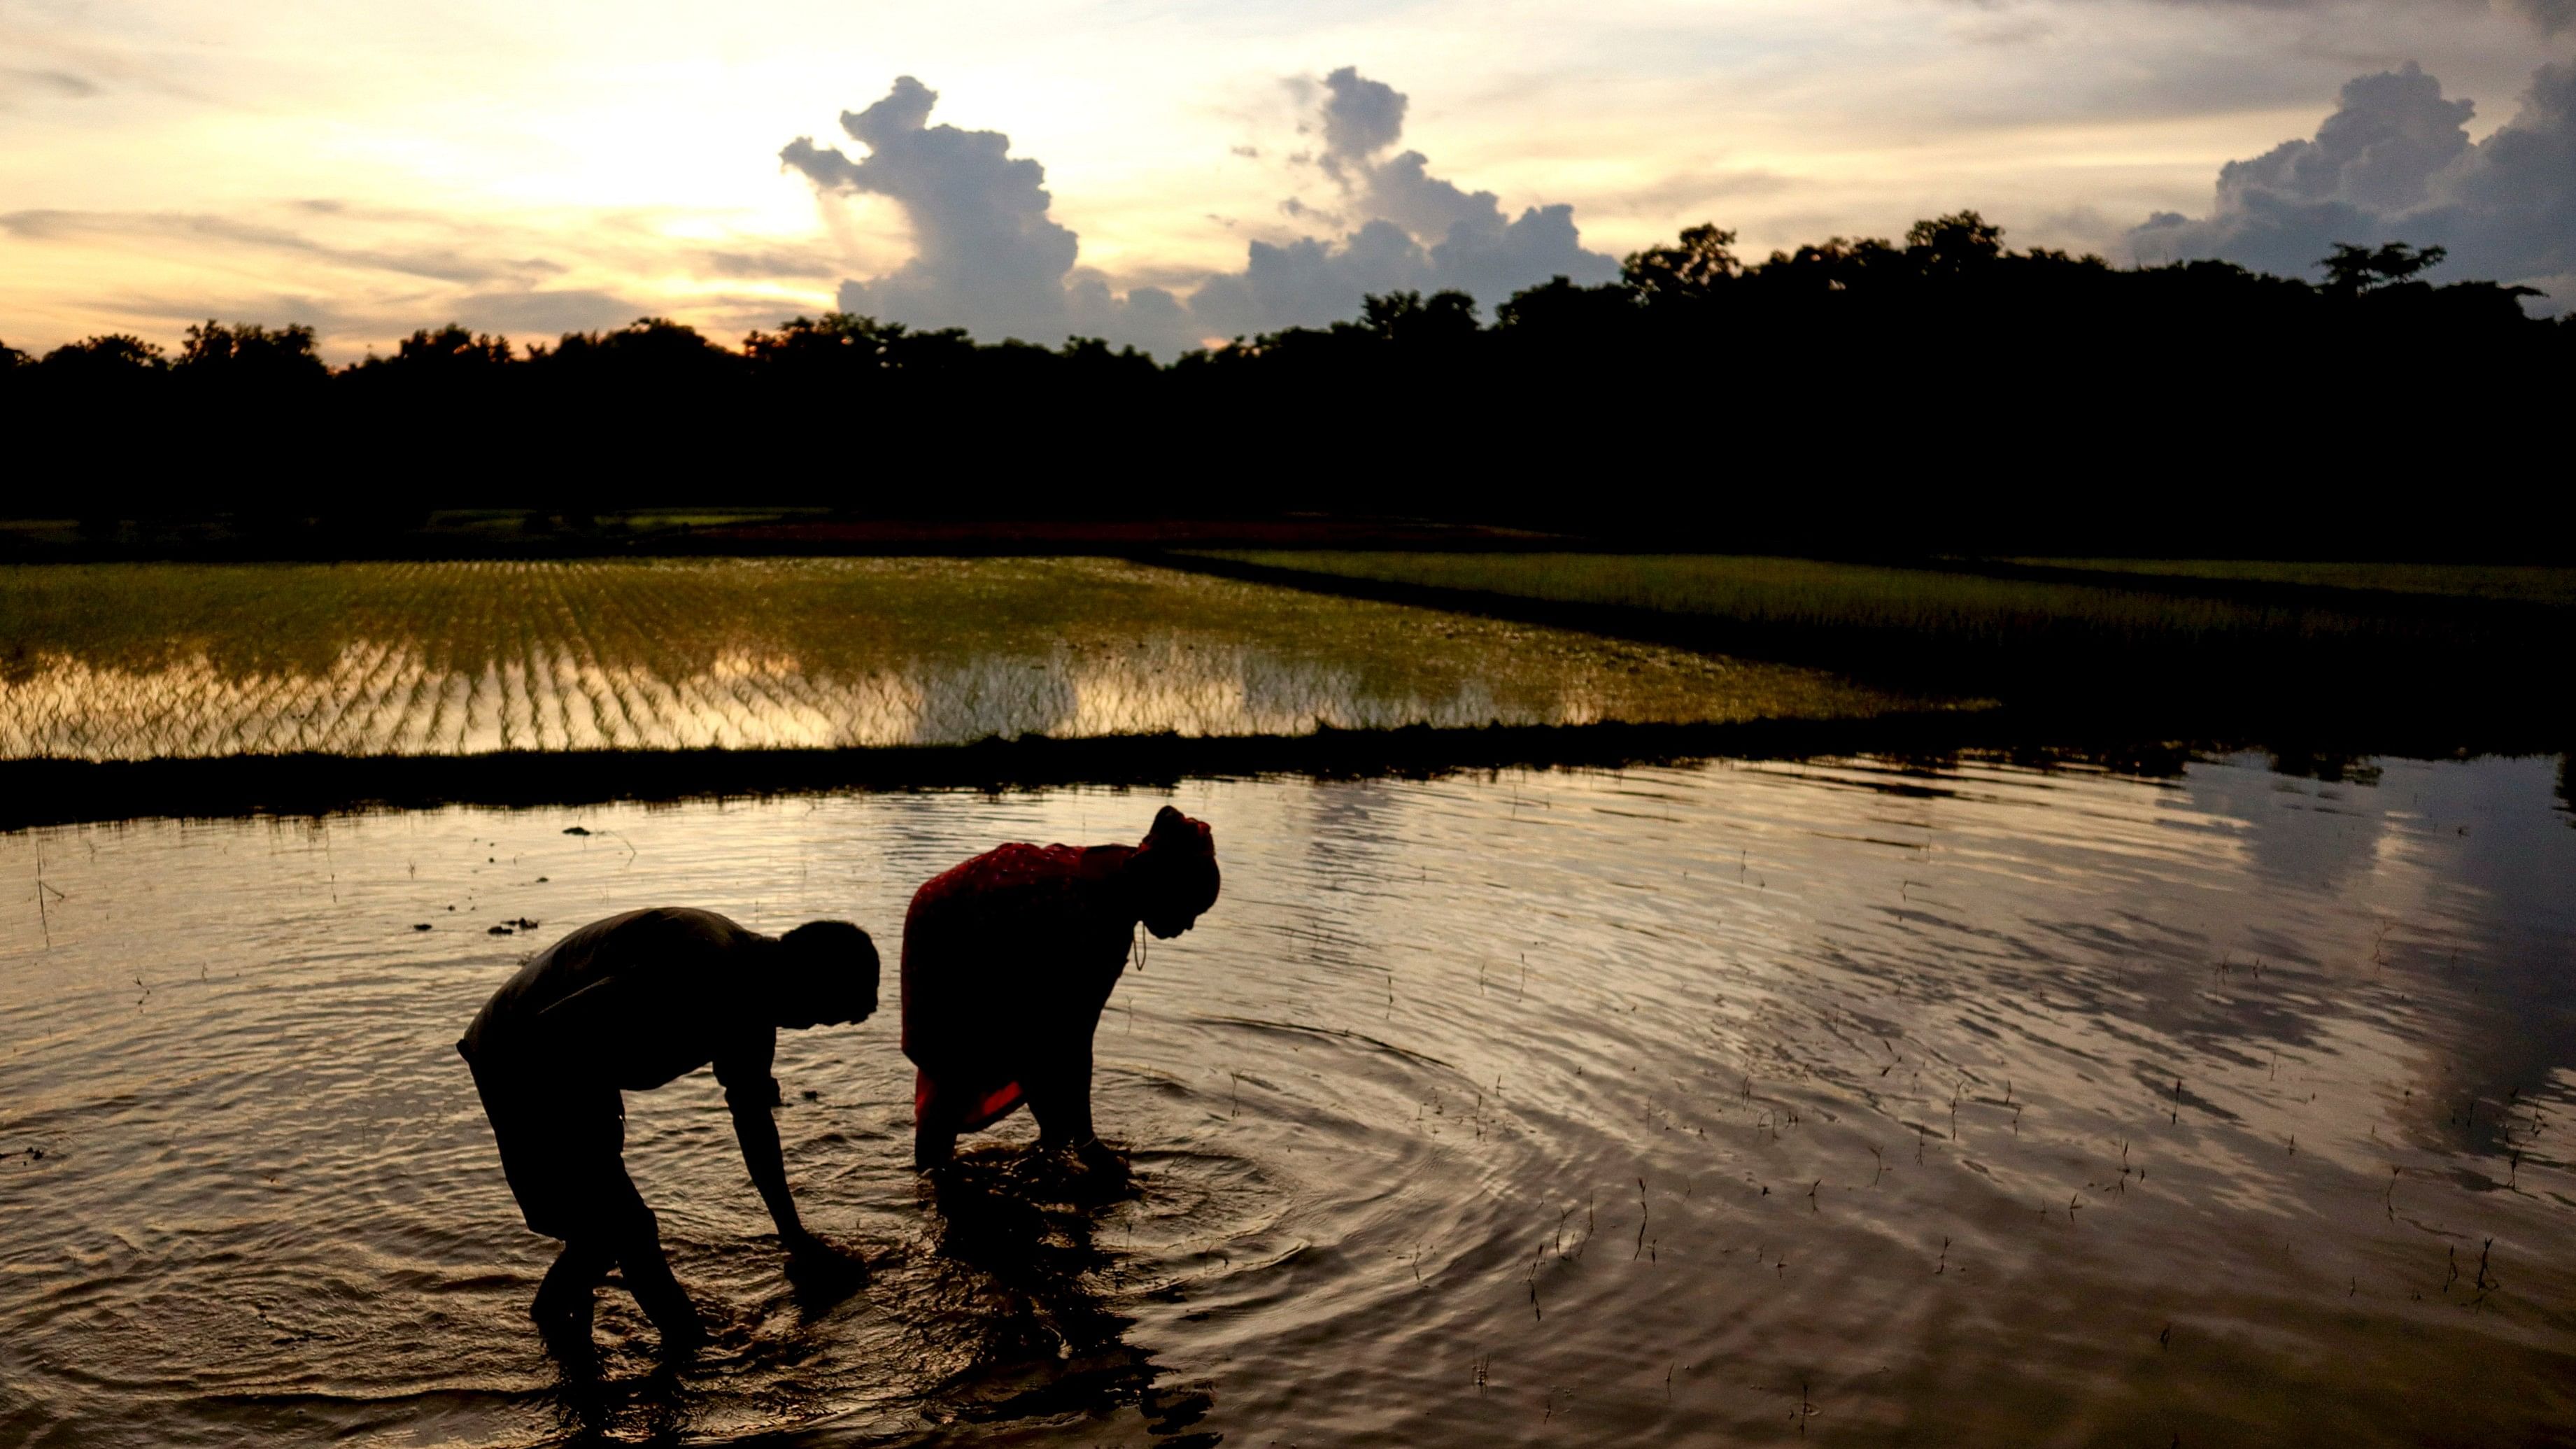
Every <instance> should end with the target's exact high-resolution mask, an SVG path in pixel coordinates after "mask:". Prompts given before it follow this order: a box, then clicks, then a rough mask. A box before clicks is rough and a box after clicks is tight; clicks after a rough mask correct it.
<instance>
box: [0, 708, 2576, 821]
mask: <svg viewBox="0 0 2576 1449" xmlns="http://www.w3.org/2000/svg"><path fill="white" fill-rule="evenodd" d="M2247 749H2253V750H2262V751H2264V752H2267V753H2270V754H2272V755H2273V756H2274V760H2275V767H2276V768H2278V769H2281V770H2283V771H2284V772H2287V773H2292V774H2300V775H2317V776H2322V777H2326V778H2337V777H2340V776H2341V775H2343V774H2344V773H2345V772H2346V771H2347V770H2349V769H2350V768H2351V767H2352V766H2353V765H2354V763H2355V762H2356V761H2357V760H2359V759H2361V758H2364V757H2367V756H2381V755H2389V756H2404V757H2415V758H2460V757H2464V756H2466V755H2468V754H2472V753H2490V754H2556V753H2559V751H2558V750H2557V749H2555V748H2547V747H2544V746H2543V745H2542V744H2541V743H2540V742H2539V741H2538V740H2536V739H2535V740H2531V741H2521V742H2514V741H2498V742H2496V743H2495V744H2494V745H2493V746H2491V747H2490V748H2487V749H2484V750H2478V751H2469V750H2463V749H2459V748H2456V747H2454V746H2451V745H2449V744H2445V743H2435V742H2433V741H2430V740H2416V741H2406V740H2401V739H2394V738H2391V739H2385V740H2380V741H2376V742H2374V747H2372V748H2369V749H2366V750H2329V749H2322V748H2285V747H2282V746H2279V745H2277V744H2275V745H2266V744H2264V743H2263V742H2261V741H2258V740H2254V739H2250V738H2231V737H2216V736H2212V737H2207V738H2195V739H2173V738H2159V737H2152V736H2146V735H2135V736H2124V735H2121V734H2119V733H2117V732H2112V731H2105V730H2092V731H2085V730H2077V729H2071V728H2067V727H2065V726H2063V725H2062V724H2057V725H2052V724H2049V723H2047V722H2045V721H2041V720H2037V719H2032V718H2029V717H2027V716H2022V715H2018V714H2016V713H2014V712H2011V711H2004V710H1977V711H1969V710H1932V711H1923V712H1919V713H1907V714H1893V715H1880V716H1876V717H1873V718H1866V719H1847V720H1814V719H1774V720H1755V721H1747V722H1744V723H1738V724H1704V725H1638V724H1594V725H1527V726H1511V725H1488V726H1483V727H1479V728H1473V729H1434V728H1431V727H1430V726H1427V725H1414V726H1409V727H1406V728H1403V729H1394V730H1335V729H1326V730H1323V731H1320V732H1318V733H1315V734H1310V735H1251V736H1221V737H1183V736H1176V735H1110V736H1102V737H1098V738H1092V739H1073V740H1059V739H1050V738H1047V737H1044V736H1029V737H1023V738H1021V739H1017V740H998V739H991V740H984V741H981V742H979V743H976V744H971V745H925V746H900V747H891V748H877V749H828V750H720V749H708V750H573V751H553V752H547V751H507V752H496V753H490V754H475V755H381V756H343V755H319V754H292V755H234V756H225V757H220V758H214V759H201V760H132V761H122V760H120V761H88V760H17V761H8V762H0V832H15V831H22V830H28V829H34V828H40V827H44V826H54V825H73V824H93V823H103V822H111V821H121V820H142V819H173V818H175V819H214V818H230V817H242V816H270V817H280V818H295V817H316V816H323V815H333V814H344V813H350V812H363V811H370V810H409V809H425V808H434V807H439V806H446V805H473V806H488V807H497V808H521V807H535V806H546V805H589V804H600V803H607V802H642V803H646V804H664V803H677V802H680V801H687V800H724V799H733V798H759V797H769V796H778V795H799V794H823V793H833V792H839V791H894V790H974V791H983V792H989V793H1001V792H1008V791H1016V790H1032V789H1044V788H1051V787H1058V786H1069V785H1100V786H1108V787H1111V788H1113V789H1115V788H1130V787H1147V788H1150V787H1161V786H1168V785H1172V784H1175V783H1178V782H1179V781H1182V780H1185V779H1194V778H1245V777H1255V776H1285V777H1303V778H1308V779H1352V778H1369V777H1394V778H1410V779H1430V778H1437V777H1441V776H1447V775H1456V774H1468V773H1477V772H1487V771H1496V770H1505V769H1537V770H1546V769H1619V768H1623V767H1628V766H1637V765H1653V764H1672V763H1677V762H1683V761H1693V760H1708V759H1720V758H1731V759H1747V760H1786V759H1805V758H1816V757H1828V756H1849V755H1873V756H1881V757H1885V758H1890V759H1894V760H1897V761H1919V762H1922V763H1923V764H1925V765H1926V766H1927V767H1928V766H1933V765H1937V764H1941V763H1944V762H1950V761H1955V760H1958V759H1962V758H1974V759H1989V760H1998V761H2009V762H2014V763H2021V764H2027V765H2034V766H2039V767H2043V768H2046V767H2080V768H2092V769H2103V770H2110V771H2114V772H2117V773H2122V774H2131V775H2137V776H2142V777H2149V778H2164V777H2171V776H2173V775H2175V774H2178V773H2179V772H2180V771H2181V769H2182V767H2183V766H2184V765H2185V764H2187V763H2189V762H2190V761H2191V760H2192V759H2194V758H2197V757H2201V756H2205V755H2210V754H2216V753H2225V752H2233V751H2238V750H2247Z"/></svg>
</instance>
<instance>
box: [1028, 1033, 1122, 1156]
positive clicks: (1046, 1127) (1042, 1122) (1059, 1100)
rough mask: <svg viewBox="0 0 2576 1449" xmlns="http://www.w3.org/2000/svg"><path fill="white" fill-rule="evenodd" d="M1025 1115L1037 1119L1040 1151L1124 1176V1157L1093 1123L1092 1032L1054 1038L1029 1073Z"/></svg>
mask: <svg viewBox="0 0 2576 1449" xmlns="http://www.w3.org/2000/svg"><path fill="white" fill-rule="evenodd" d="M1027 1091H1028V1098H1029V1115H1030V1116H1033V1117H1035V1118H1037V1120H1038V1148H1039V1150H1040V1151H1042V1152H1065V1151H1069V1152H1071V1153H1072V1154H1073V1158H1074V1161H1075V1162H1077V1163H1079V1164H1080V1165H1081V1167H1082V1168H1083V1169H1084V1170H1085V1171H1088V1172H1100V1173H1106V1174H1108V1175H1110V1176H1112V1177H1118V1176H1124V1175H1125V1174H1126V1171H1127V1159H1125V1158H1124V1157H1121V1156H1120V1155H1119V1154H1118V1153H1117V1152H1116V1151H1115V1150H1113V1149H1112V1148H1110V1147H1109V1146H1108V1144H1106V1143H1104V1142H1102V1141H1101V1140H1100V1137H1099V1134H1098V1133H1096V1132H1095V1131H1093V1130H1092V1123H1091V1033H1090V1032H1089V1031H1084V1032H1082V1033H1081V1034H1080V1036H1079V1037H1077V1038H1074V1039H1070V1040H1067V1041H1064V1042H1061V1043H1058V1044H1057V1046H1056V1049H1055V1050H1054V1051H1052V1052H1050V1053H1048V1055H1047V1058H1046V1060H1044V1061H1043V1062H1042V1063H1041V1064H1040V1065H1039V1066H1037V1067H1035V1068H1033V1069H1032V1070H1031V1071H1030V1072H1029V1074H1028V1080H1027Z"/></svg>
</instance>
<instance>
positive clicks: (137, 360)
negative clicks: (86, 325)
mask: <svg viewBox="0 0 2576 1449" xmlns="http://www.w3.org/2000/svg"><path fill="white" fill-rule="evenodd" d="M38 365H39V366H41V367H43V368H44V369H45V371H46V372H47V373H49V374H51V375H52V376H54V377H55V378H58V379H61V380H64V381H67V382H79V381H90V380H100V381H105V380H111V379H113V380H117V381H123V380H127V379H131V378H134V377H138V376H141V375H144V374H147V373H159V372H166V371H168V370H169V367H170V360H169V358H168V357H167V356H165V355H164V354H163V353H162V351H161V345H160V344H159V343H157V342H146V341H144V340H143V339H142V338H140V337H137V336H135V335H134V334H132V333H130V332H106V333H101V334H99V335H97V336H95V337H84V338H82V339H81V340H80V341H78V342H66V343H64V344H63V345H62V346H60V347H57V348H55V349H54V350H53V351H51V352H48V353H46V354H45V358H44V361H43V362H41V363H39V364H38Z"/></svg>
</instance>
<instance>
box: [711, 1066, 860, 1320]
mask: <svg viewBox="0 0 2576 1449" xmlns="http://www.w3.org/2000/svg"><path fill="white" fill-rule="evenodd" d="M775 1046H776V1038H775V1037H774V1036H772V1037H769V1038H766V1039H764V1041H763V1043H762V1048H763V1049H762V1050H760V1051H758V1052H756V1053H755V1052H746V1053H744V1054H743V1056H742V1057H740V1058H737V1059H734V1060H729V1061H720V1062H719V1063H718V1064H717V1070H716V1076H717V1079H718V1080H720V1081H722V1082H723V1083H724V1089H725V1110H726V1111H727V1112H729V1113H731V1114H732V1116H733V1135H734V1140H735V1141H736V1142H738V1143H740V1144H741V1145H742V1165H743V1166H744V1167H745V1168H746V1169H748V1170H749V1171H750V1173H751V1184H752V1186H753V1187H756V1188H758V1189H759V1190H760V1200H761V1202H762V1204H763V1205H765V1206H766V1207H767V1208H768V1209H769V1220H770V1221H771V1222H773V1223H775V1224H777V1225H778V1245H779V1246H780V1247H781V1248H783V1249H785V1250H786V1253H787V1268H788V1272H789V1273H790V1274H807V1273H808V1270H821V1271H820V1281H824V1282H831V1281H836V1280H838V1279H841V1278H847V1277H848V1276H849V1273H850V1272H852V1271H854V1272H855V1273H856V1274H857V1275H858V1277H857V1278H856V1279H853V1280H851V1281H852V1282H854V1283H855V1282H858V1281H864V1280H865V1276H866V1271H867V1265H866V1264H865V1263H864V1262H862V1261H861V1260H859V1259H858V1258H856V1257H855V1256H853V1255H851V1254H850V1253H847V1252H844V1251H843V1250H842V1249H840V1248H838V1247H836V1246H834V1245H833V1244H831V1243H829V1242H826V1241H825V1240H823V1239H822V1238H818V1237H816V1236H815V1235H814V1234H812V1233H811V1232H808V1231H806V1228H805V1223H804V1220H803V1218H801V1217H800V1216H799V1215H798V1214H797V1211H796V1198H795V1195H794V1194H793V1193H791V1192H789V1191H788V1188H787V1159H786V1155H785V1154H784V1153H783V1152H781V1151H780V1150H779V1145H778V1120H777V1119H776V1118H775V1117H773V1116H771V1115H770V1114H771V1110H772V1109H773V1108H774V1107H776V1106H777V1103H778V1082H777V1079H776V1078H774V1077H772V1076H770V1074H769V1065H770V1051H771V1049H774V1048H775Z"/></svg>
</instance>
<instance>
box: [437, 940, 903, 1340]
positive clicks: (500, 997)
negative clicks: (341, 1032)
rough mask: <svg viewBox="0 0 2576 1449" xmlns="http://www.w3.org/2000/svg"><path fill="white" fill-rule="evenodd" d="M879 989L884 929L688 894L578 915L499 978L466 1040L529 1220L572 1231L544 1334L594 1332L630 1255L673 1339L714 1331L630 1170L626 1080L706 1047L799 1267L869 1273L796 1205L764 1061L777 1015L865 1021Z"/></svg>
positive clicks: (643, 1079)
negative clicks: (682, 899)
mask: <svg viewBox="0 0 2576 1449" xmlns="http://www.w3.org/2000/svg"><path fill="white" fill-rule="evenodd" d="M876 1005H877V952H876V946H875V944H874V943H872V942H871V941H869V939H868V935H867V932H865V931H862V930H860V929H859V928H858V927H856V926H853V925H851V924H849V923H848V922H846V921H813V922H809V923H807V924H805V925H802V926H798V927H797V928H796V929H794V930H792V931H789V932H788V933H787V934H786V935H785V936H784V937H779V938H772V937H769V936H764V935H761V934H760V933H758V932H756V931H751V930H747V929H745V928H744V927H742V926H740V925H737V924H735V923H734V922H732V921H730V920H728V919H726V918H725V917H723V916H719V915H717V914H715V913H714V912H712V911H699V910H690V909H686V908H680V907H660V908H656V909H652V910H642V911H628V912H626V913H625V914H623V915H617V916H611V917H609V918H608V919H606V920H604V921H595V922H593V923H592V924H590V925H587V926H584V927H582V928H581V929H580V930H577V931H574V932H573V933H572V934H570V935H568V936H566V937H564V938H563V939H562V940H560V941H557V942H555V943H554V944H553V945H551V946H548V947H547V948H546V949H544V950H543V951H540V952H538V953H537V954H536V955H535V956H534V957H533V958H531V959H530V960H529V962H528V964H527V965H525V966H523V967H521V968H520V969H519V972H518V974H516V975H514V976H512V977H511V978H510V979H509V981H508V982H506V983H504V984H503V985H502V987H501V989H500V990H498V991H496V992H494V993H493V994H492V999H491V1000H490V1001H489V1002H487V1003H485V1004H484V1007H483V1009H482V1011H480V1012H479V1013H477V1014H476V1015H475V1018H474V1023H473V1025H471V1026H469V1027H467V1028H466V1031H465V1036H464V1038H463V1039H462V1040H460V1041H459V1042H457V1044H456V1049H457V1051H458V1052H459V1053H460V1054H462V1055H463V1056H464V1058H465V1061H466V1064H467V1065H468V1066H469V1067H471V1068H472V1069H473V1071H474V1086H475V1089H476V1090H477V1091H478V1092H480V1093H481V1094H482V1098H483V1111H484V1115H486V1116H487V1117H489V1118H490V1119H491V1123H492V1135H493V1137H494V1139H495V1140H496V1141H497V1142H498V1143H499V1145H500V1149H501V1170H502V1172H503V1173H504V1174H506V1175H507V1176H508V1178H509V1180H510V1191H511V1192H512V1193H513V1194H514V1195H515V1196H517V1198H518V1200H519V1208H520V1210H521V1212H522V1213H523V1214H524V1215H525V1216H526V1218H527V1221H528V1226H529V1228H531V1229H532V1230H534V1231H536V1232H539V1233H543V1234H545V1235H546V1236H548V1237H552V1238H561V1239H562V1240H563V1243H564V1247H563V1252H562V1254H561V1255H560V1256H558V1257H557V1258H556V1259H555V1262H554V1266H553V1267H552V1268H551V1269H549V1270H548V1271H547V1273H546V1277H545V1282H544V1284H543V1285H542V1286H540V1287H539V1288H538V1290H537V1298H536V1302H535V1303H534V1304H533V1305H531V1307H530V1309H529V1313H530V1315H531V1316H532V1317H534V1318H535V1319H536V1320H537V1324H538V1326H539V1328H541V1329H542V1330H544V1332H545V1333H546V1336H547V1337H548V1339H549V1340H552V1341H556V1342H558V1343H565V1342H570V1343H577V1344H580V1345H587V1344H588V1342H589V1338H590V1319H591V1306H592V1300H593V1296H594V1294H595V1292H596V1290H597V1289H598V1287H599V1285H600V1284H601V1282H602V1281H604V1280H605V1279H606V1277H607V1275H608V1270H609V1269H610V1268H611V1267H617V1268H621V1269H623V1270H624V1271H625V1276H626V1287H627V1289H628V1291H629V1292H632V1293H633V1294H634V1295H635V1301H636V1303H637V1304H638V1305H639V1306H641V1307H642V1308H643V1310H644V1312H645V1314H646V1316H647V1317H649V1318H651V1319H652V1320H653V1325H654V1327H656V1328H657V1329H659V1330H660V1331H661V1334H662V1342H663V1346H664V1348H665V1349H666V1350H679V1349H686V1348H688V1347H691V1346H694V1345H695V1344H697V1343H698V1342H700V1341H701V1340H703V1339H704V1338H705V1336H706V1329H705V1326H704V1325H703V1324H702V1323H701V1321H700V1319H699V1317H698V1312H697V1308H696V1305H694V1304H693V1303H691V1302H690V1300H689V1295H688V1293H687V1292H686V1291H685V1290H683V1289H682V1288H681V1287H680V1284H679V1281H678V1280H677V1279H676V1278H674V1277H672V1276H671V1267H670V1264H669V1262H668V1261H667V1260H665V1259H664V1257H663V1255H662V1238H661V1229H660V1225H659V1223H658V1222H657V1221H656V1220H655V1218H654V1216H653V1211H652V1209H651V1208H648V1207H646V1206H645V1205H644V1199H643V1197H642V1196H641V1195H639V1194H638V1193H637V1192H636V1191H635V1184H634V1183H633V1182H632V1181H630V1180H628V1178H627V1176H626V1163H625V1159H624V1148H625V1142H626V1114H625V1102H624V1098H623V1097H621V1096H620V1095H619V1094H620V1093H621V1092H626V1091H632V1092H642V1091H650V1090H652V1089H653V1088H655V1087H659V1086H662V1085H664V1084H665V1083H668V1082H670V1081H672V1080H674V1079H676V1078H678V1077H681V1076H685V1075H687V1074H688V1073H690V1072H693V1071H695V1070H697V1069H698V1068H699V1067H702V1066H706V1065H708V1064H710V1063H712V1064H713V1065H714V1067H715V1074H716V1079H717V1080H718V1081H720V1082H722V1083H723V1084H724V1094H725V1105H726V1107H728V1108H729V1109H731V1111H732V1114H733V1127H734V1135H735V1137H736V1138H737V1139H739V1140H740V1142H741V1144H742V1160H743V1165H744V1166H746V1167H747V1168H749V1169H750V1171H751V1180H752V1182H753V1184H754V1185H755V1186H757V1187H758V1188H759V1189H760V1196H761V1200H762V1201H763V1202H764V1203H766V1204H768V1207H769V1215H770V1217H771V1219H772V1220H773V1221H775V1222H776V1223H777V1225H778V1237H779V1241H780V1244H781V1246H783V1247H784V1248H785V1249H786V1252H787V1260H788V1269H789V1272H790V1273H791V1274H795V1275H798V1276H800V1277H801V1276H809V1275H821V1276H837V1277H840V1278H843V1279H848V1280H852V1281H855V1280H856V1279H858V1278H860V1277H863V1276H864V1273H865V1268H864V1267H863V1266H862V1265H861V1264H860V1263H859V1262H858V1261H857V1260H856V1259H854V1258H852V1257H850V1256H849V1255H848V1254H847V1253H845V1252H844V1251H843V1250H841V1249H839V1248H837V1247H834V1246H833V1245H831V1244H829V1243H826V1242H824V1241H823V1240H822V1239H820V1238H817V1237H815V1236H814V1235H813V1234H812V1233H809V1232H807V1231H806V1230H805V1227H804V1224H803V1223H802V1222H801V1221H799V1219H798V1217H797V1214H796V1202H795V1199H794V1198H793V1197H791V1196H790V1195H789V1193H788V1190H787V1170H786V1166H785V1164H784V1162H783V1161H782V1160H781V1158H780V1156H779V1149H778V1126H777V1123H776V1122H774V1121H773V1120H771V1117H770V1111H771V1109H772V1108H774V1107H775V1106H777V1105H778V1100H779V1098H778V1083H777V1081H776V1079H774V1078H773V1077H771V1076H770V1074H769V1069H770V1061H771V1059H772V1057H773V1055H774V1054H775V1052H776V1050H777V1046H778V1028H780V1027H789V1028H805V1027H814V1026H825V1025H838V1024H842V1023H847V1022H858V1021H864V1020H866V1019H867V1018H868V1017H869V1015H871V1014H872V1013H874V1012H875V1010H876Z"/></svg>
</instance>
